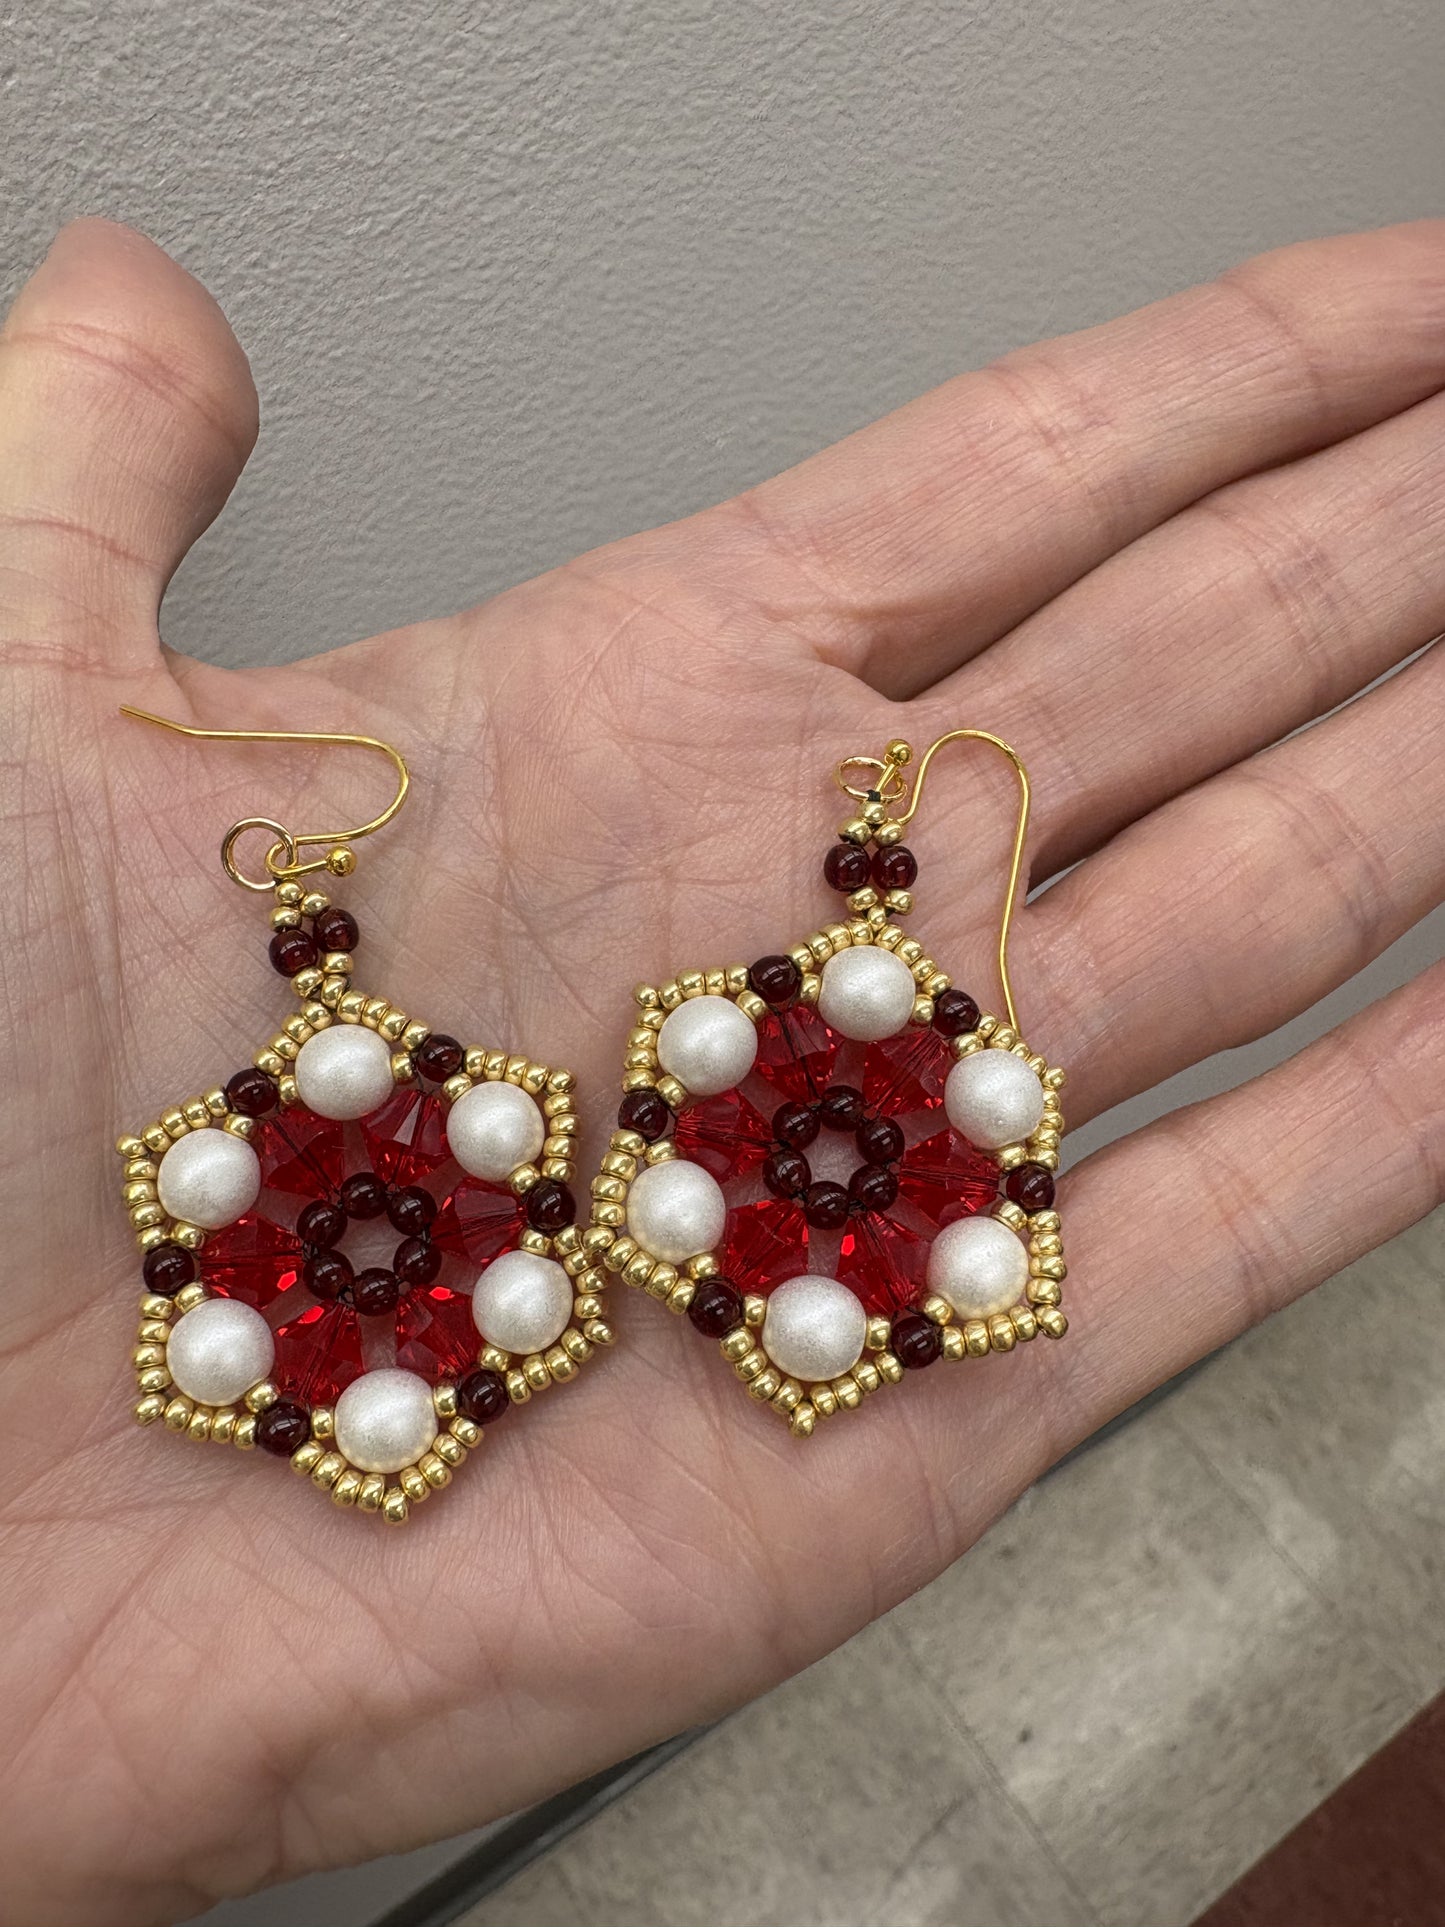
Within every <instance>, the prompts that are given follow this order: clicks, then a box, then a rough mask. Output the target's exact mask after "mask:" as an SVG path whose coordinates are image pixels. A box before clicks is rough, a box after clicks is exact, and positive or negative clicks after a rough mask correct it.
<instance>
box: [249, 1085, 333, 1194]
mask: <svg viewBox="0 0 1445 1927" xmlns="http://www.w3.org/2000/svg"><path fill="white" fill-rule="evenodd" d="M251 1142H252V1143H253V1144H254V1145H255V1147H256V1155H257V1156H258V1157H259V1158H260V1160H261V1181H262V1183H263V1184H264V1185H265V1186H266V1187H267V1188H268V1189H269V1190H272V1191H285V1192H287V1193H288V1194H289V1195H290V1196H293V1197H299V1198H334V1197H335V1195H336V1191H337V1187H338V1186H339V1185H340V1183H341V1180H342V1178H343V1177H345V1175H346V1146H345V1140H344V1138H343V1135H342V1127H341V1126H340V1125H339V1124H338V1123H336V1122H335V1121H334V1120H333V1119H332V1118H329V1117H318V1116H317V1115H316V1113H315V1112H314V1111H307V1110H303V1109H302V1108H301V1106H300V1105H293V1106H292V1108H291V1109H290V1110H286V1111H280V1112H278V1113H277V1115H276V1116H275V1117H268V1118H267V1119H266V1121H265V1123H264V1124H263V1125H262V1126H261V1128H260V1130H259V1131H257V1133H256V1135H255V1137H254V1138H252V1140H251Z"/></svg>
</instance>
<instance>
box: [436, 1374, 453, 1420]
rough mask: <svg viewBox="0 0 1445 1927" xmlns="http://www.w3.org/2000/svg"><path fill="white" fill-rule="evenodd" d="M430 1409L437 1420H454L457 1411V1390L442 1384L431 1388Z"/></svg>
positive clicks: (445, 1383) (447, 1384)
mask: <svg viewBox="0 0 1445 1927" xmlns="http://www.w3.org/2000/svg"><path fill="white" fill-rule="evenodd" d="M431 1402H432V1409H433V1411H434V1412H435V1413H436V1415H437V1417H438V1418H454V1417H455V1416H456V1409H457V1388H456V1386H455V1385H452V1384H449V1383H447V1382H445V1381H444V1382H443V1383H442V1384H440V1385H435V1386H433V1387H432V1395H431Z"/></svg>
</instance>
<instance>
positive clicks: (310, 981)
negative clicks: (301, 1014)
mask: <svg viewBox="0 0 1445 1927" xmlns="http://www.w3.org/2000/svg"><path fill="white" fill-rule="evenodd" d="M325 980H326V973H325V971H324V970H316V969H314V968H313V969H311V970H298V971H297V972H296V975H295V976H294V977H293V978H292V979H291V988H292V989H293V990H294V991H295V992H296V995H297V996H298V997H314V996H315V995H316V993H317V991H318V990H320V988H321V986H322V984H323V983H324V982H325ZM322 1008H323V1009H324V1008H325V1006H324V1005H323V1006H322ZM327 1014H328V1016H329V1015H330V1013H329V1012H328V1013H327ZM313 1021H314V1020H313Z"/></svg>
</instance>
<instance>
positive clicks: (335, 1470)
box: [311, 1452, 346, 1489]
mask: <svg viewBox="0 0 1445 1927" xmlns="http://www.w3.org/2000/svg"><path fill="white" fill-rule="evenodd" d="M345 1470H346V1461H345V1459H344V1458H342V1456H341V1454H340V1453H339V1452H323V1453H322V1455H321V1457H320V1458H319V1459H318V1460H317V1461H316V1463H315V1465H313V1466H312V1468H311V1483H312V1484H313V1485H319V1486H321V1487H322V1488H323V1489H324V1488H325V1487H327V1486H330V1485H335V1483H336V1481H337V1480H338V1479H339V1478H340V1477H341V1475H342V1473H343V1472H344V1471H345Z"/></svg>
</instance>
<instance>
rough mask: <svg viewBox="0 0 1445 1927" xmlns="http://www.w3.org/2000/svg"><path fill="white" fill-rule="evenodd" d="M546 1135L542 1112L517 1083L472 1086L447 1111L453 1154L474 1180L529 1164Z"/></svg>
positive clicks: (498, 1179) (497, 1177)
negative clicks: (519, 1088)
mask: <svg viewBox="0 0 1445 1927" xmlns="http://www.w3.org/2000/svg"><path fill="white" fill-rule="evenodd" d="M546 1136H547V1126H546V1123H545V1121H544V1119H543V1117H542V1113H541V1111H540V1110H539V1109H538V1108H537V1105H536V1103H535V1102H534V1101H533V1100H532V1099H531V1098H530V1097H528V1095H527V1093H526V1092H525V1091H522V1090H518V1088H517V1086H516V1085H515V1084H473V1086H472V1088H471V1089H470V1090H469V1091H463V1093H462V1095H461V1096H460V1097H459V1098H458V1099H457V1101H456V1103H455V1104H453V1106H452V1108H451V1109H450V1110H449V1111H448V1112H447V1143H448V1144H449V1145H450V1146H451V1153H452V1156H453V1157H454V1158H455V1159H456V1161H457V1163H458V1164H459V1165H460V1166H461V1167H462V1169H463V1170H464V1171H469V1172H470V1173H471V1175H472V1176H473V1177H474V1178H487V1179H489V1180H490V1181H491V1182H492V1183H493V1184H500V1183H502V1182H503V1181H504V1180H505V1179H507V1178H509V1177H510V1176H511V1175H512V1173H513V1172H514V1171H515V1170H516V1168H517V1166H518V1165H519V1164H530V1163H531V1162H532V1160H533V1159H534V1158H536V1157H537V1156H538V1155H539V1154H540V1153H541V1149H542V1144H543V1142H544V1140H545V1138H546Z"/></svg>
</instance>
